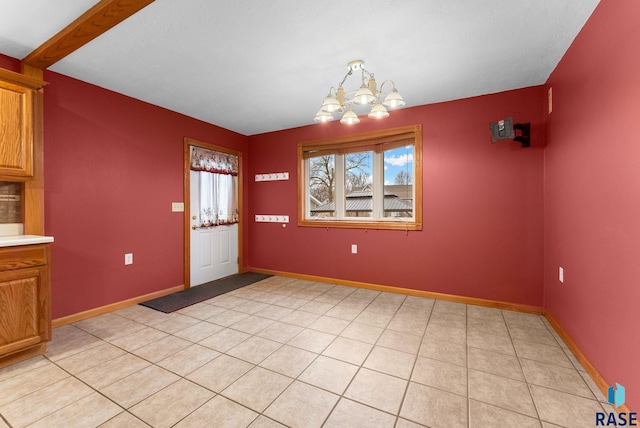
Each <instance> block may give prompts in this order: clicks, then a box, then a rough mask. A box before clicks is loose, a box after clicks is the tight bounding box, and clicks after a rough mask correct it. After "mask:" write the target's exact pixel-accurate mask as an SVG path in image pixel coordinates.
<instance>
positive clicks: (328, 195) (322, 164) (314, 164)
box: [307, 154, 336, 217]
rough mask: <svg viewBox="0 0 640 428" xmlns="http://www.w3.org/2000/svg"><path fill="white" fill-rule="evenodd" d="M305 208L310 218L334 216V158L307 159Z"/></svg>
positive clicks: (318, 157) (332, 156)
mask: <svg viewBox="0 0 640 428" xmlns="http://www.w3.org/2000/svg"><path fill="white" fill-rule="evenodd" d="M308 171H309V177H307V179H308V183H309V187H308V194H307V204H308V205H307V206H308V207H309V213H310V215H311V217H335V216H336V200H335V194H336V182H335V171H336V156H335V155H333V154H329V155H324V156H317V157H312V158H309V168H308Z"/></svg>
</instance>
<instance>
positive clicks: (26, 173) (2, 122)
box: [0, 69, 45, 180]
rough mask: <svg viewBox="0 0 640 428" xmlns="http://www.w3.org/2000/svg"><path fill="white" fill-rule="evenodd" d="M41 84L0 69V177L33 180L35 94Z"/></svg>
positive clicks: (38, 81) (35, 136)
mask: <svg viewBox="0 0 640 428" xmlns="http://www.w3.org/2000/svg"><path fill="white" fill-rule="evenodd" d="M44 84H45V83H44V82H42V81H40V80H37V79H34V78H31V77H29V76H26V75H24V74H20V73H14V72H12V71H8V70H4V69H0V177H1V178H4V179H13V180H28V179H30V178H32V177H33V176H34V166H33V165H34V139H35V138H37V135H35V134H36V132H37V128H36V127H35V126H34V125H35V123H36V120H37V119H36V118H37V115H36V103H37V93H38V91H39V90H40V89H41V88H42V87H43V86H44Z"/></svg>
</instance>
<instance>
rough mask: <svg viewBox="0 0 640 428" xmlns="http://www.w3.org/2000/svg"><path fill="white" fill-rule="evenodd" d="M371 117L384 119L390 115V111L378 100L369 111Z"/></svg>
mask: <svg viewBox="0 0 640 428" xmlns="http://www.w3.org/2000/svg"><path fill="white" fill-rule="evenodd" d="M369 117H370V118H371V119H384V118H385V117H389V112H388V111H387V109H386V108H384V106H383V105H382V103H381V102H380V101H378V102H377V103H376V104H375V105H374V106H373V108H372V109H371V111H370V112H369Z"/></svg>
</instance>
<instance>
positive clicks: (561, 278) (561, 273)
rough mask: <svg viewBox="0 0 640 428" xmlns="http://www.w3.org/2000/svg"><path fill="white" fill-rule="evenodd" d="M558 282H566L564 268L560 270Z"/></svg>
mask: <svg viewBox="0 0 640 428" xmlns="http://www.w3.org/2000/svg"><path fill="white" fill-rule="evenodd" d="M558 281H560V282H564V268H563V267H562V266H560V267H559V268H558Z"/></svg>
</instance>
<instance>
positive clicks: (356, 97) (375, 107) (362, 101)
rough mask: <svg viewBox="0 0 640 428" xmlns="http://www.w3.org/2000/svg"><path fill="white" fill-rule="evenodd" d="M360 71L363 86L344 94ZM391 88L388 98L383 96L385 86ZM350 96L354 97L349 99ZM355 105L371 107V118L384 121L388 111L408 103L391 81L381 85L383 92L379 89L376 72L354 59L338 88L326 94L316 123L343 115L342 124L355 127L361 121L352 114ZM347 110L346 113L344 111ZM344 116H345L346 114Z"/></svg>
mask: <svg viewBox="0 0 640 428" xmlns="http://www.w3.org/2000/svg"><path fill="white" fill-rule="evenodd" d="M358 71H360V72H361V78H360V81H361V86H360V88H359V89H357V90H354V91H350V92H345V90H344V88H343V87H342V85H343V84H344V82H345V81H346V80H347V77H349V76H351V75H352V74H353V73H354V72H356V73H357V72H358ZM387 83H388V84H390V85H391V89H390V90H389V92H388V93H387V95H386V96H385V97H384V99H383V98H382V97H383V92H382V90H383V88H384V87H385V85H386V84H387ZM349 97H351V98H349ZM352 104H356V105H369V106H371V111H370V112H369V117H370V118H372V119H383V118H385V117H389V112H388V111H387V108H395V107H402V106H403V105H404V104H405V102H404V100H403V99H402V96H401V95H400V94H399V93H398V91H397V90H396V85H395V83H393V81H391V80H385V81H384V82H382V84H381V85H380V89H379V90H378V87H377V86H376V80H375V79H374V78H373V73H370V72H369V71H368V70H366V69H365V68H364V61H362V60H355V61H351V62H350V63H348V64H347V74H345V76H344V78H343V79H342V82H340V84H339V85H338V89H335V88H333V87H331V89H329V95H327V96H326V97H325V99H324V102H323V103H322V107H320V110H318V113H316V117H315V118H314V120H315V121H316V122H328V121H330V120H333V119H334V117H333V114H334V113H337V114H342V118H341V119H340V123H342V124H345V125H355V124H356V123H359V122H360V119H359V118H358V115H357V114H356V113H355V112H354V111H353V109H352V108H351V107H352ZM345 108H347V110H346V111H345ZM343 113H344V114H343Z"/></svg>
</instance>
